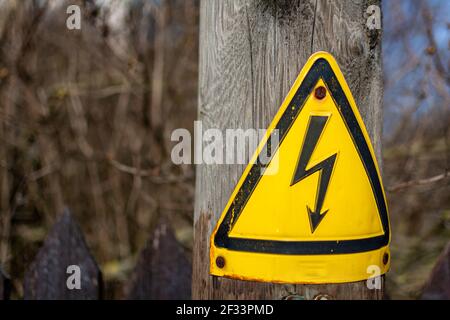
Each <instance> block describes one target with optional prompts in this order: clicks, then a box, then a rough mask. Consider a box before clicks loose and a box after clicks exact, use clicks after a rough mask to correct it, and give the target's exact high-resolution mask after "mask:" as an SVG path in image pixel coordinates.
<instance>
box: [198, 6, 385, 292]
mask: <svg viewBox="0 0 450 320" xmlns="http://www.w3.org/2000/svg"><path fill="white" fill-rule="evenodd" d="M371 5H376V6H378V7H381V3H380V1H379V0H374V1H369V0H358V1H332V0H304V1H290V0H276V1H275V0H220V1H211V0H203V1H201V8H200V74H199V81H200V84H199V120H201V121H202V122H203V130H206V129H208V128H219V129H223V130H225V129H228V128H231V129H233V128H242V129H244V130H245V129H248V128H257V129H258V128H267V126H268V125H269V124H270V122H271V121H272V118H273V116H274V115H275V113H276V111H277V110H278V108H279V106H280V105H281V103H282V101H283V99H284V98H285V96H286V94H287V92H288V91H289V89H290V87H291V86H292V84H293V82H294V80H295V79H296V77H297V75H298V73H299V72H300V70H301V68H302V66H303V65H304V64H305V62H306V60H307V59H308V57H309V56H310V55H311V54H312V53H314V52H316V51H320V50H324V51H328V52H330V53H331V54H332V55H333V56H334V57H335V58H336V60H337V62H338V64H339V66H340V68H341V70H342V72H343V73H344V76H345V78H346V80H347V82H348V84H349V87H350V89H351V91H352V93H353V96H354V98H355V100H356V103H357V105H358V107H359V110H360V113H361V115H362V117H363V120H364V123H365V125H366V127H367V130H368V132H369V135H370V138H371V140H372V143H373V145H374V148H375V151H376V156H377V160H378V163H379V164H380V165H381V152H380V151H381V129H382V94H383V84H382V68H381V30H376V29H374V30H369V28H368V27H367V24H366V23H367V19H368V17H367V13H366V12H367V10H368V8H369V6H371ZM244 168H245V165H206V164H201V165H198V166H197V171H196V173H197V183H196V204H195V219H194V224H195V225H194V227H195V231H194V232H195V235H194V242H195V243H194V255H193V272H192V273H193V298H197V299H282V298H284V297H291V298H300V299H301V298H305V299H312V298H314V297H317V296H318V295H319V296H320V295H323V296H326V297H328V298H332V299H380V298H382V295H383V289H381V290H370V289H368V288H367V286H366V282H365V281H361V282H354V283H347V284H330V285H283V284H272V283H258V282H250V281H239V280H232V279H225V278H217V277H213V276H211V275H210V274H209V237H210V235H211V232H212V230H213V228H214V226H215V224H216V222H217V220H218V219H219V217H220V214H221V212H222V210H223V208H224V206H225V205H226V203H227V200H228V198H229V196H230V194H231V193H232V191H233V188H234V186H235V185H236V183H237V181H238V179H239V177H240V175H241V173H242V172H243V170H244ZM382 287H383V286H382Z"/></svg>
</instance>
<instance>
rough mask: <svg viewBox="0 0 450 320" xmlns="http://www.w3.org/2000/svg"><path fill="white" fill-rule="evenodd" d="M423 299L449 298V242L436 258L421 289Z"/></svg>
mask: <svg viewBox="0 0 450 320" xmlns="http://www.w3.org/2000/svg"><path fill="white" fill-rule="evenodd" d="M421 299H423V300H450V242H449V243H448V244H447V246H446V247H445V248H444V250H443V251H442V253H441V255H440V256H439V258H438V259H437V262H436V265H435V266H434V268H433V270H432V271H431V274H430V278H429V279H428V281H427V282H426V283H425V286H424V287H423V290H422V297H421Z"/></svg>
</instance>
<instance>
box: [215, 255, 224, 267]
mask: <svg viewBox="0 0 450 320" xmlns="http://www.w3.org/2000/svg"><path fill="white" fill-rule="evenodd" d="M216 265H217V266H218V267H219V268H220V269H222V268H223V267H225V258H224V257H221V256H218V257H217V258H216Z"/></svg>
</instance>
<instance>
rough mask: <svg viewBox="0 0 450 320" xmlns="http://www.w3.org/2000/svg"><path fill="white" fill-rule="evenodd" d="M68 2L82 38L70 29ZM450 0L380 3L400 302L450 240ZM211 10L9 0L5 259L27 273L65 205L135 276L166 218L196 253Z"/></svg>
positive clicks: (104, 261) (394, 273)
mask: <svg viewBox="0 0 450 320" xmlns="http://www.w3.org/2000/svg"><path fill="white" fill-rule="evenodd" d="M69 4H78V5H80V7H81V8H82V14H83V19H82V28H81V30H68V29H67V28H66V26H65V23H66V19H67V14H66V8H67V5H69ZM449 6H450V5H449V2H448V1H445V0H441V1H432V0H430V1H409V0H402V1H393V0H391V1H383V54H384V56H383V60H384V79H385V95H384V97H385V98H384V123H385V126H384V128H385V129H384V146H383V158H384V159H383V176H384V183H385V185H386V189H387V195H388V204H389V207H390V214H391V223H392V232H393V235H392V270H391V272H390V273H389V276H388V277H387V279H388V280H387V294H388V296H389V297H390V298H393V299H395V298H411V299H414V298H418V297H419V296H420V293H421V288H422V287H423V285H424V283H425V282H426V280H427V278H428V277H429V274H430V271H431V269H432V267H433V265H434V263H435V261H436V258H437V256H438V255H439V253H440V252H441V251H442V249H443V248H444V246H445V245H446V243H447V242H448V241H449V239H450V181H449V169H450V151H449V150H450V141H449V139H450V133H449V131H450V129H449V125H450V104H449V101H450V96H449V73H448V69H449V59H448V58H449V48H450V42H449V38H448V35H449V29H450V22H449V21H448V16H449V13H450V7H449ZM198 7H199V1H198V0H165V1H158V0H147V1H145V0H130V1H120V0H103V1H94V0H91V1H89V0H78V1H64V0H53V1H52V0H47V1H46V0H30V1H17V0H0V139H1V142H0V210H1V211H0V264H1V265H3V266H4V267H5V269H6V270H7V271H8V272H9V274H10V275H11V278H12V280H13V292H14V296H15V297H17V298H20V297H21V296H22V294H23V293H22V283H21V279H23V274H24V272H25V270H26V269H27V268H28V266H29V265H30V263H31V261H32V260H33V258H34V256H35V255H36V252H37V250H38V249H39V247H40V246H41V244H42V242H43V240H44V239H45V236H46V234H47V232H48V230H49V228H51V226H52V224H53V223H54V221H55V218H56V216H57V215H58V214H59V213H61V212H62V210H63V208H64V207H65V206H68V207H70V209H71V210H72V212H73V213H74V214H75V216H76V217H77V220H78V221H79V223H80V224H81V226H82V229H83V231H84V233H85V235H86V238H87V242H88V244H89V246H90V248H91V250H92V251H93V253H94V255H95V257H96V259H97V261H99V263H100V266H101V268H102V270H103V272H104V276H105V282H106V286H107V290H106V292H107V294H108V296H107V298H123V294H124V287H125V284H126V279H128V277H129V274H130V272H131V270H132V268H133V267H134V265H135V261H136V258H137V255H138V253H139V251H140V249H142V247H143V246H144V244H145V241H146V239H147V238H148V237H149V235H150V233H151V232H152V229H153V227H154V225H155V222H156V219H157V218H158V217H159V216H166V217H167V218H168V219H169V221H170V223H171V225H172V227H173V228H174V229H175V231H176V236H177V238H178V240H179V241H180V242H181V243H182V244H183V246H184V247H185V249H186V252H187V253H188V254H190V253H191V250H192V213H193V200H194V167H192V166H175V165H174V164H172V162H171V160H170V151H171V148H172V143H171V142H170V134H171V132H172V130H173V129H175V128H188V129H189V130H192V127H193V121H194V120H195V119H196V115H197V72H198V71H197V67H198V41H199V35H198V24H199V21H198Z"/></svg>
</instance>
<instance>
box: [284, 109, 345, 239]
mask: <svg viewBox="0 0 450 320" xmlns="http://www.w3.org/2000/svg"><path fill="white" fill-rule="evenodd" d="M328 118H329V117H328V116H311V118H310V121H309V124H308V129H307V132H306V138H305V141H304V143H303V147H302V150H301V153H300V158H299V160H298V164H297V170H296V171H295V174H294V176H293V177H292V182H291V186H293V185H294V184H296V183H297V182H299V181H301V180H303V179H304V178H306V177H308V176H310V175H311V174H313V173H315V172H317V171H320V173H319V184H318V186H317V195H316V206H315V207H316V208H315V210H314V211H312V210H311V209H310V208H309V207H308V206H306V209H307V211H308V216H309V223H310V225H311V233H314V231H315V230H316V228H317V226H318V225H319V224H320V222H321V221H322V219H323V218H324V217H325V215H326V214H327V212H328V210H326V211H325V212H323V213H321V212H320V211H321V210H322V206H323V201H324V199H325V195H326V193H327V189H328V184H329V183H330V178H331V173H332V171H333V167H334V162H335V161H336V156H337V153H335V154H333V155H332V156H330V157H328V158H327V159H325V160H323V161H322V162H320V163H318V164H316V165H315V166H313V167H312V168H310V169H308V170H306V167H307V165H308V163H309V160H310V159H311V156H312V154H313V152H314V149H315V148H316V145H317V142H318V141H319V138H320V136H321V134H322V131H323V129H324V127H325V124H326V123H327V121H328Z"/></svg>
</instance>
